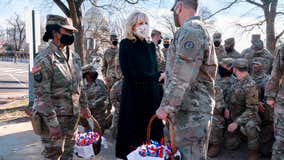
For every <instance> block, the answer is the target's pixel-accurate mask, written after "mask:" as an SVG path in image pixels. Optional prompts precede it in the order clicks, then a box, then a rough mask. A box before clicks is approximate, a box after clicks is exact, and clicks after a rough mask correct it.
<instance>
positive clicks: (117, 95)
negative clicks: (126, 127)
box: [109, 79, 123, 112]
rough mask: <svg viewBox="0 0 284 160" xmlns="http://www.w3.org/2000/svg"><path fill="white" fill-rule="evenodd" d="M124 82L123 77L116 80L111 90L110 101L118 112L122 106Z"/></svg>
mask: <svg viewBox="0 0 284 160" xmlns="http://www.w3.org/2000/svg"><path fill="white" fill-rule="evenodd" d="M122 84H123V80H122V79H121V80H119V81H117V82H115V84H114V85H113V86H112V88H111V90H110V95H109V96H110V101H111V103H112V104H113V106H114V108H115V111H116V112H118V110H119V107H120V101H121V90H122Z"/></svg>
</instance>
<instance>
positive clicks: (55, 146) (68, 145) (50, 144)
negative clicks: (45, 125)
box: [41, 116, 79, 160]
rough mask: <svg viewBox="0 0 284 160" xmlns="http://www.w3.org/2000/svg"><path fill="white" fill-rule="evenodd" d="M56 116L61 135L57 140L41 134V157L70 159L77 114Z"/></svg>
mask: <svg viewBox="0 0 284 160" xmlns="http://www.w3.org/2000/svg"><path fill="white" fill-rule="evenodd" d="M57 118H58V121H59V124H60V127H61V132H62V135H63V136H62V138H60V139H58V140H54V139H51V138H49V137H47V136H41V142H42V146H43V151H42V152H41V159H43V160H59V159H62V160H72V159H73V152H74V145H75V139H74V133H75V131H76V129H77V125H78V120H79V116H74V117H57Z"/></svg>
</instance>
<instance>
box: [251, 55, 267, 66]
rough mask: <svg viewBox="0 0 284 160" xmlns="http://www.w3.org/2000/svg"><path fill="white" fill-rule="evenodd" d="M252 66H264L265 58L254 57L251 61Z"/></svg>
mask: <svg viewBox="0 0 284 160" xmlns="http://www.w3.org/2000/svg"><path fill="white" fill-rule="evenodd" d="M252 64H258V65H264V64H265V58H263V57H254V58H253V60H252Z"/></svg>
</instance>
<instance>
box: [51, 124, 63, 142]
mask: <svg viewBox="0 0 284 160" xmlns="http://www.w3.org/2000/svg"><path fill="white" fill-rule="evenodd" d="M61 136H62V133H61V129H60V127H59V126H58V127H50V128H49V137H50V138H52V139H54V140H57V139H60V138H61Z"/></svg>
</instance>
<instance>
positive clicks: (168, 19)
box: [161, 14, 177, 37]
mask: <svg viewBox="0 0 284 160" xmlns="http://www.w3.org/2000/svg"><path fill="white" fill-rule="evenodd" d="M161 18H162V23H161V24H162V25H163V26H164V27H165V28H166V29H167V30H168V32H170V33H171V37H174V34H175V32H176V31H177V27H176V26H175V22H174V17H173V15H172V14H171V15H164V16H162V17H161Z"/></svg>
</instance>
